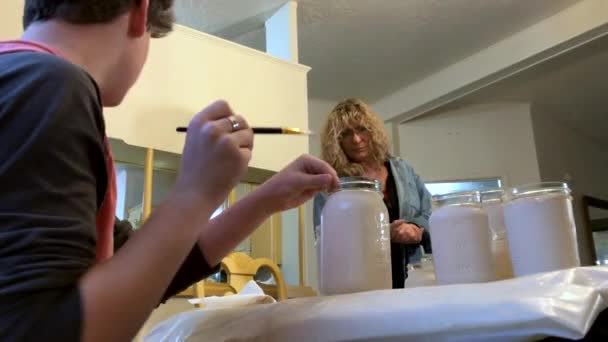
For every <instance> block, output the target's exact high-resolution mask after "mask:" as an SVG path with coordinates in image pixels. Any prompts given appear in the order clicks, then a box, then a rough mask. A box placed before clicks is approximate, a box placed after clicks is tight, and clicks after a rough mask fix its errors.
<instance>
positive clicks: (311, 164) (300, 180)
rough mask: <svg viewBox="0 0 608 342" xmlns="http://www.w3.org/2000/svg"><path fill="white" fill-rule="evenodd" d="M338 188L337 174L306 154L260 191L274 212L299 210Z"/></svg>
mask: <svg viewBox="0 0 608 342" xmlns="http://www.w3.org/2000/svg"><path fill="white" fill-rule="evenodd" d="M338 186H339V181H338V175H337V173H336V171H335V170H334V169H333V168H332V167H331V166H330V165H329V164H327V163H326V162H324V161H322V160H320V159H317V158H315V157H313V156H310V155H303V156H301V157H299V158H298V159H296V160H295V161H294V162H292V163H291V164H289V165H288V166H287V167H285V168H284V169H283V170H281V172H279V173H277V174H276V175H274V177H272V178H271V179H269V180H268V181H267V182H266V183H264V184H263V185H262V186H260V188H258V191H259V192H260V195H263V198H264V203H263V205H264V206H267V207H268V209H269V210H270V211H271V213H275V212H279V211H283V210H288V209H291V208H294V207H297V206H299V205H301V204H303V203H304V202H306V201H308V200H309V199H311V198H312V197H313V196H314V195H315V194H317V193H318V192H321V191H331V190H334V189H337V188H338Z"/></svg>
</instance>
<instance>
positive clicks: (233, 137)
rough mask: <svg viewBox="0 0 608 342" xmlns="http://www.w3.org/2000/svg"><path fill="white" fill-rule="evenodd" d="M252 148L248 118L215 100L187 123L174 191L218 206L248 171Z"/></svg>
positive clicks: (251, 132) (251, 133) (251, 134)
mask: <svg viewBox="0 0 608 342" xmlns="http://www.w3.org/2000/svg"><path fill="white" fill-rule="evenodd" d="M232 121H236V122H237V123H238V126H239V127H238V129H237V130H233V124H232ZM252 148H253V131H252V130H251V129H250V128H249V125H248V124H247V122H246V121H245V119H243V118H242V117H240V116H237V115H235V114H234V113H233V112H232V110H231V109H230V107H229V106H228V104H227V103H226V102H224V101H217V102H215V103H213V104H212V105H210V106H209V107H207V108H205V109H204V110H203V111H202V112H200V113H198V114H197V115H196V116H195V117H194V118H193V119H192V121H191V122H190V125H189V126H188V135H187V137H186V144H185V146H184V153H183V155H182V160H181V167H180V173H179V176H178V179H177V182H176V187H175V191H176V192H178V193H180V194H187V195H189V196H193V197H194V198H197V199H201V200H204V201H207V202H208V203H210V204H211V205H213V206H214V207H219V206H220V205H221V203H222V202H223V201H224V200H225V199H226V197H228V194H229V193H230V191H231V190H232V188H234V186H235V185H236V184H237V183H238V181H239V180H240V178H241V177H242V176H243V174H244V173H245V172H246V171H247V166H248V164H249V161H250V159H251V150H252Z"/></svg>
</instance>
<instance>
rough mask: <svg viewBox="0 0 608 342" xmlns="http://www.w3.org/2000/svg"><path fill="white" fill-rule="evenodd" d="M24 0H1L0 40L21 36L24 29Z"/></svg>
mask: <svg viewBox="0 0 608 342" xmlns="http://www.w3.org/2000/svg"><path fill="white" fill-rule="evenodd" d="M22 16H23V0H2V1H0V40H8V39H15V38H19V36H20V35H21V33H22V32H23V30H22V24H21V18H22Z"/></svg>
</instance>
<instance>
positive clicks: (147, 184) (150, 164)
mask: <svg viewBox="0 0 608 342" xmlns="http://www.w3.org/2000/svg"><path fill="white" fill-rule="evenodd" d="M153 176H154V150H153V149H151V148H149V149H147V150H146V164H145V165H144V196H143V197H144V205H143V217H142V221H145V220H147V219H148V217H149V216H150V213H151V212H152V182H153V179H152V178H153Z"/></svg>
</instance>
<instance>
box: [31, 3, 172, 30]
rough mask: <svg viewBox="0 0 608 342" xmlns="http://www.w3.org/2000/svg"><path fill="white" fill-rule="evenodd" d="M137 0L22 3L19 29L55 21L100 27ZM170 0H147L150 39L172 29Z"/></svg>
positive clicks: (122, 12)
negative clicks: (37, 23)
mask: <svg viewBox="0 0 608 342" xmlns="http://www.w3.org/2000/svg"><path fill="white" fill-rule="evenodd" d="M140 2H141V0H26V1H25V8H24V11H23V26H24V28H27V27H28V26H29V25H30V24H32V23H34V22H44V21H47V20H52V19H57V20H62V21H65V22H68V23H72V24H102V23H106V22H109V21H112V20H114V19H115V18H117V17H118V16H120V15H122V14H124V13H125V12H126V11H128V10H129V8H131V6H133V5H137V4H139V3H140ZM173 2H174V0H150V6H149V9H148V30H149V31H150V33H151V34H152V37H154V38H160V37H164V36H166V35H167V34H168V33H169V32H171V29H172V27H173V23H174V21H175V16H174V14H173Z"/></svg>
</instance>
